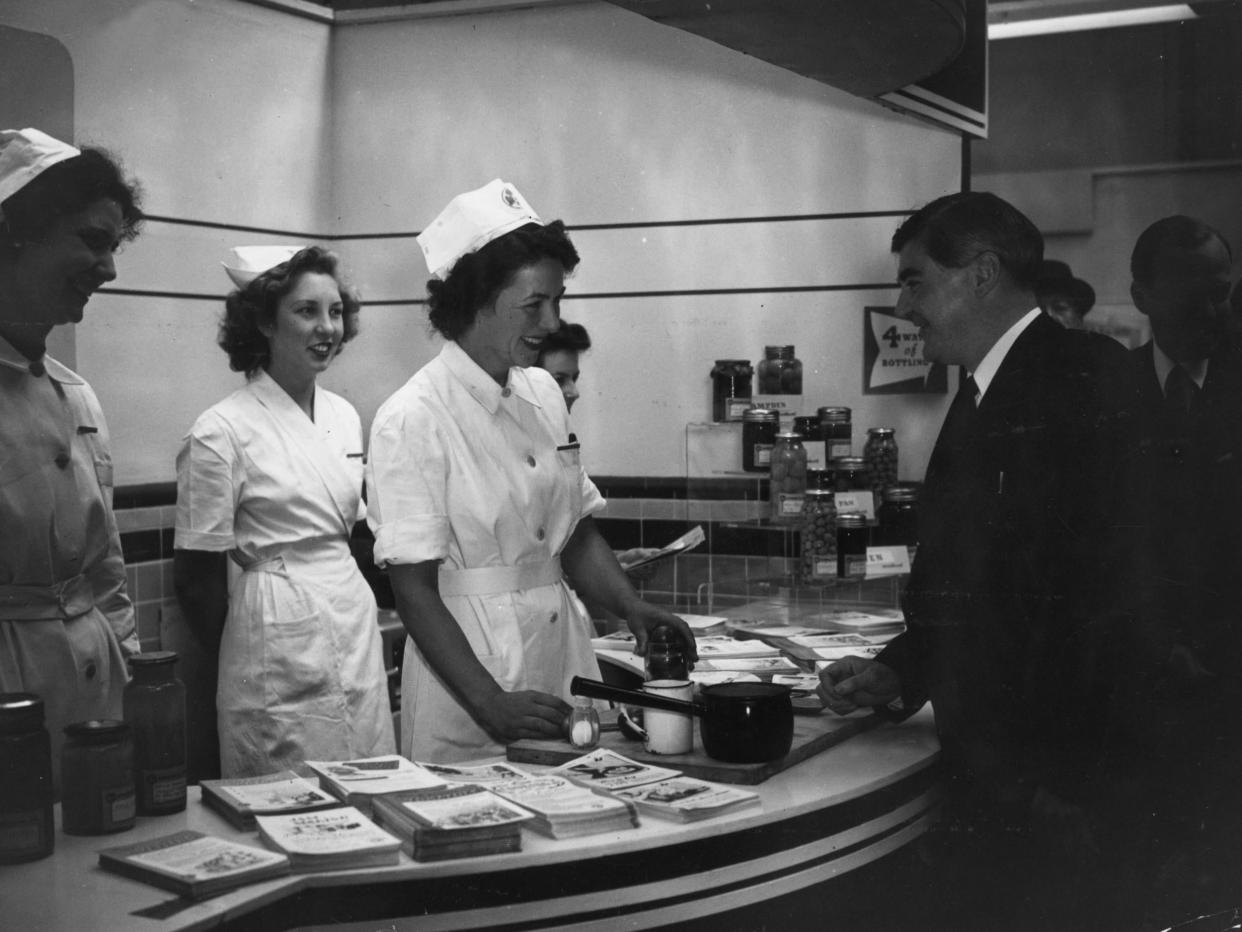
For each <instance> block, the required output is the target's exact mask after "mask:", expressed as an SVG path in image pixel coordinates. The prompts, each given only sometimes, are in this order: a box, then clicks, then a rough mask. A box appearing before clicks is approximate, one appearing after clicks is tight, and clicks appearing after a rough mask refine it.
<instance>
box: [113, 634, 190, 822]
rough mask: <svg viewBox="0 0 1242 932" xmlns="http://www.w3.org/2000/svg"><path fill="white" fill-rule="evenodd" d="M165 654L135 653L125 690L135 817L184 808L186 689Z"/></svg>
mask: <svg viewBox="0 0 1242 932" xmlns="http://www.w3.org/2000/svg"><path fill="white" fill-rule="evenodd" d="M176 663H177V655H176V654H175V653H173V652H172V651H170V650H161V651H152V652H150V653H144V654H135V655H134V656H132V657H130V658H129V668H130V672H131V673H132V674H133V679H131V680H130V681H129V682H128V683H127V684H126V685H125V693H124V708H125V721H126V722H128V723H129V726H130V728H131V729H132V731H133V735H134V780H135V788H136V791H137V796H138V814H139V815H167V814H168V813H170V812H180V811H181V810H182V809H184V808H185V795H186V794H185V757H186V747H185V687H184V686H182V685H181V681H180V680H178V679H177V677H176V675H175V673H174V669H173V668H174V666H175V664H176Z"/></svg>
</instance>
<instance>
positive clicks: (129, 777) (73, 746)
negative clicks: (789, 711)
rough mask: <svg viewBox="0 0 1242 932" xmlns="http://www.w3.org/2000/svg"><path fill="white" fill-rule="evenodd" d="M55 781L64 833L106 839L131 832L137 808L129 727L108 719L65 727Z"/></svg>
mask: <svg viewBox="0 0 1242 932" xmlns="http://www.w3.org/2000/svg"><path fill="white" fill-rule="evenodd" d="M60 782H61V787H62V793H61V797H62V802H61V827H62V828H63V829H64V830H65V833H66V834H68V835H106V834H108V833H109V832H121V831H124V830H125V829H128V828H133V826H134V817H135V815H136V814H137V807H136V804H135V797H134V742H133V740H132V738H131V737H130V729H129V726H128V725H127V724H125V723H124V722H118V721H114V720H112V719H91V720H90V721H85V722H74V723H73V724H72V725H66V726H65V744H64V747H62V748H61V765H60Z"/></svg>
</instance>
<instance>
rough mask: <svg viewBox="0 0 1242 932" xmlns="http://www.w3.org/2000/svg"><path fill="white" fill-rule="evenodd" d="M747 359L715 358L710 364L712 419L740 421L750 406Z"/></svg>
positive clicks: (752, 371) (751, 370) (750, 369)
mask: <svg viewBox="0 0 1242 932" xmlns="http://www.w3.org/2000/svg"><path fill="white" fill-rule="evenodd" d="M754 374H755V370H754V369H752V368H751V367H750V361H749V360H747V359H717V360H716V365H714V366H712V420H713V421H740V420H741V419H742V415H743V414H744V413H745V412H746V409H747V408H749V407H750V399H751V395H752V389H751V384H752V383H751V378H752V376H754Z"/></svg>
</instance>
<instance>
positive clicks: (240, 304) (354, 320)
mask: <svg viewBox="0 0 1242 932" xmlns="http://www.w3.org/2000/svg"><path fill="white" fill-rule="evenodd" d="M339 267H340V261H339V260H338V259H337V257H336V255H335V254H334V253H331V252H329V251H328V250H326V249H324V248H323V247H321V246H307V247H306V248H305V249H301V250H299V251H298V252H296V253H294V255H293V257H292V258H290V259H288V260H286V261H285V262H282V263H280V265H277V266H274V267H272V268H270V269H268V270H267V271H266V272H263V273H262V274H261V275H258V276H256V277H255V278H254V280H253V281H251V282H249V283H248V284H247V285H246V287H245V288H238V289H235V290H234V291H230V292H229V295H228V297H227V298H225V299H224V317H223V318H222V319H221V321H220V335H219V337H218V338H217V340H216V342H217V343H219V344H220V348H221V349H222V350H224V351H225V352H226V353H228V354H229V368H230V369H232V370H233V371H234V372H244V373H246V377H247V378H251V377H253V376H254V374H255V373H256V372H258V371H259V370H260V369H265V368H267V364H268V363H269V362H270V361H271V346H270V345H269V343H268V341H267V337H265V336H264V335H263V331H262V330H260V329H259V325H260V324H270V323H272V321H274V320H275V319H276V307H277V305H278V304H280V299H281V298H283V297H284V296H285V295H287V294H288V293H289V292H290V291H292V290H293V289H294V287H295V286H296V285H297V282H298V279H300V278H301V277H302V276H303V275H304V274H306V273H307V272H320V273H322V274H324V275H331V276H332V277H333V278H334V279H335V280H336V283H337V285H338V286H339V287H340V289H341V302H342V303H343V304H344V305H345V314H344V321H345V336H344V337H343V338H342V340H341V345H342V346H344V345H345V344H346V343H348V342H349V341H350V340H352V339H353V338H354V337H355V336H357V335H358V311H359V309H360V308H361V304H360V303H359V300H358V294H357V292H355V291H354V289H353V288H352V287H350V286H349V285H348V284H347V283H346V282H345V281H344V280H343V279H342V277H341V275H340V272H339Z"/></svg>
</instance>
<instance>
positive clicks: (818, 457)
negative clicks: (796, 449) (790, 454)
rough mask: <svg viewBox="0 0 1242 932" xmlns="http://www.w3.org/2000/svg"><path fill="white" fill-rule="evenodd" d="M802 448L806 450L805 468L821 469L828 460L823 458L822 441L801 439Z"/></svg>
mask: <svg viewBox="0 0 1242 932" xmlns="http://www.w3.org/2000/svg"><path fill="white" fill-rule="evenodd" d="M802 449H804V450H806V468H807V469H823V468H824V467H825V465H826V464H827V462H828V461H827V460H826V459H824V450H825V447H824V441H822V440H803V441H802Z"/></svg>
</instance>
